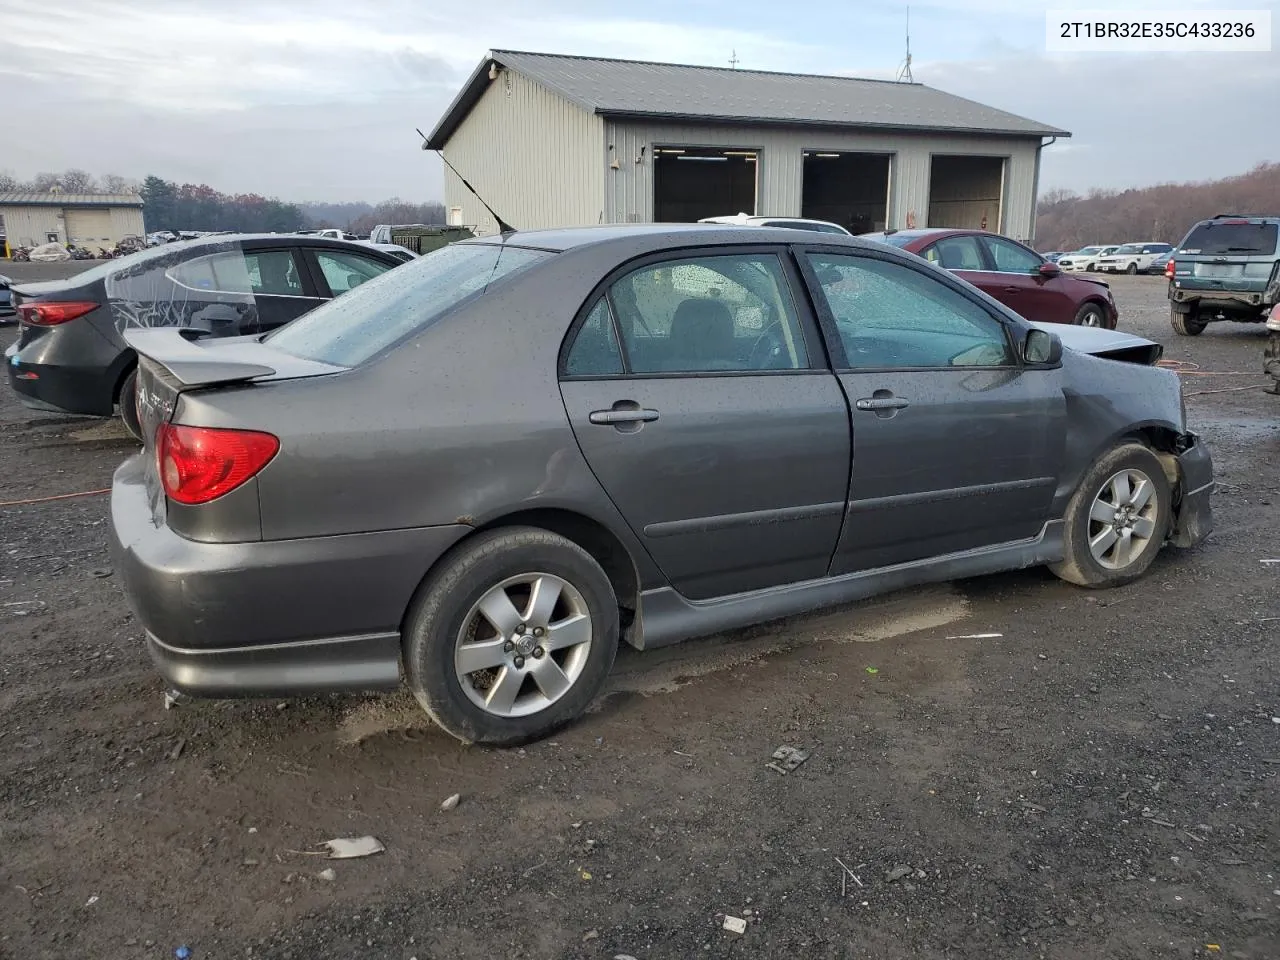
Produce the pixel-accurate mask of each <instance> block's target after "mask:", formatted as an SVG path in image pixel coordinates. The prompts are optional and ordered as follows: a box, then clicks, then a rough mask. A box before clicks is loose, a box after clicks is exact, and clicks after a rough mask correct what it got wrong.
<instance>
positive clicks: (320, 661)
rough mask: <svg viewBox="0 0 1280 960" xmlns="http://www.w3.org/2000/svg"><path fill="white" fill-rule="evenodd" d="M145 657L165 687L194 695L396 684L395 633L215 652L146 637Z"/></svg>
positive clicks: (357, 688) (242, 694)
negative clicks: (148, 656) (162, 679)
mask: <svg viewBox="0 0 1280 960" xmlns="http://www.w3.org/2000/svg"><path fill="white" fill-rule="evenodd" d="M147 653H149V654H150V655H151V661H152V663H154V664H155V666H156V669H157V670H158V671H159V672H160V675H161V676H162V677H164V679H165V682H166V683H168V685H169V686H170V687H172V688H173V689H175V690H178V691H180V692H182V693H186V694H189V695H191V696H196V697H223V698H238V697H289V696H300V695H303V694H308V693H333V692H339V691H365V690H368V691H378V690H395V689H396V688H397V687H399V686H400V634H398V633H376V634H365V635H363V636H355V637H330V638H327V639H324V640H309V641H302V642H299V643H277V644H265V645H263V646H259V647H227V648H223V649H219V650H192V649H184V648H182V647H172V646H169V645H168V644H166V643H163V642H162V641H160V640H158V639H157V638H156V637H155V636H153V635H152V634H150V633H148V634H147Z"/></svg>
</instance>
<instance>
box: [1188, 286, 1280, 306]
mask: <svg viewBox="0 0 1280 960" xmlns="http://www.w3.org/2000/svg"><path fill="white" fill-rule="evenodd" d="M1169 299H1170V300H1171V301H1172V302H1173V303H1175V304H1178V303H1185V304H1187V305H1188V306H1189V305H1191V304H1197V305H1204V306H1214V307H1226V308H1228V309H1233V310H1236V311H1239V312H1253V311H1255V310H1257V311H1260V310H1263V309H1264V308H1266V307H1268V306H1270V303H1269V302H1268V300H1267V297H1266V295H1265V291H1260V290H1197V289H1195V288H1191V289H1188V288H1186V287H1173V288H1171V289H1170V290H1169Z"/></svg>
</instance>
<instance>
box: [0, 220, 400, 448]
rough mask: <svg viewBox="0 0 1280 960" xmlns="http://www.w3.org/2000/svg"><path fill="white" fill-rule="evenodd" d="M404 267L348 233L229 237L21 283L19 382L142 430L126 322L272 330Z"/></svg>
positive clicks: (42, 401) (44, 397)
mask: <svg viewBox="0 0 1280 960" xmlns="http://www.w3.org/2000/svg"><path fill="white" fill-rule="evenodd" d="M400 263H401V261H400V260H398V259H397V258H395V257H393V256H390V255H389V254H386V253H383V252H382V251H380V250H375V249H372V248H370V247H367V246H364V245H363V244H358V243H353V242H349V241H345V240H330V239H326V238H322V237H308V236H296V235H276V234H262V235H251V234H232V235H228V234H220V235H218V236H211V237H204V238H201V239H197V240H188V241H185V242H180V243H169V244H164V245H162V246H159V247H152V248H148V249H146V250H142V251H140V252H138V253H134V254H131V255H130V256H127V257H123V258H121V259H117V260H110V261H107V262H106V263H104V264H101V265H99V266H96V267H91V268H90V269H88V270H86V271H84V272H83V273H79V274H76V275H75V276H73V277H69V278H68V279H65V280H55V281H51V282H45V283H23V284H20V285H19V286H17V287H15V288H13V290H12V299H13V304H12V307H13V308H14V309H16V312H17V314H18V323H19V326H20V333H19V335H18V339H17V341H16V342H15V343H14V344H13V345H12V346H11V347H9V349H8V350H7V351H5V361H6V363H5V366H6V368H7V369H8V371H9V382H10V384H12V386H13V389H14V390H15V391H16V392H17V394H18V398H19V399H20V400H21V401H22V402H23V403H24V404H26V405H27V406H29V407H33V408H35V409H41V410H53V411H58V412H66V413H78V414H87V415H90V416H100V417H109V416H111V415H112V413H113V412H114V408H115V407H116V405H117V404H118V405H119V406H120V412H121V415H122V416H123V418H124V420H125V423H126V425H128V426H129V428H130V430H135V428H136V411H135V409H134V406H135V405H134V401H133V395H134V384H135V379H134V376H133V372H134V369H135V367H136V366H137V356H136V355H135V354H134V352H133V350H132V349H130V348H129V346H128V345H127V344H126V343H125V342H124V339H123V338H122V336H121V334H122V332H123V331H124V330H126V329H128V328H132V327H184V328H190V329H193V330H195V331H198V333H199V334H201V335H204V336H244V335H248V334H259V333H266V332H267V331H270V330H274V329H276V328H277V327H280V326H283V325H284V324H286V323H288V322H289V321H290V320H294V319H296V318H297V317H299V316H301V315H302V314H304V313H306V312H307V311H308V310H311V309H312V308H313V307H316V306H318V305H320V304H321V303H324V302H325V301H326V300H331V299H332V298H333V297H336V296H338V295H339V294H342V293H345V292H346V291H348V290H350V289H351V288H352V287H354V286H356V285H358V284H360V283H363V282H364V281H366V280H370V279H372V278H373V277H376V276H378V275H380V274H382V273H385V272H386V271H388V270H390V269H392V268H394V267H397V266H399V265H400Z"/></svg>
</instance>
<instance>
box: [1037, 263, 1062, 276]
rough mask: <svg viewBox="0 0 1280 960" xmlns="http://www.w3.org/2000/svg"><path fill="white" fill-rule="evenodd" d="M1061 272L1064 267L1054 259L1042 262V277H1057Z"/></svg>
mask: <svg viewBox="0 0 1280 960" xmlns="http://www.w3.org/2000/svg"><path fill="white" fill-rule="evenodd" d="M1060 273H1062V268H1061V267H1060V266H1058V265H1057V264H1056V263H1053V262H1052V261H1046V262H1044V263H1042V264H1040V276H1042V277H1056V276H1057V275H1058V274H1060Z"/></svg>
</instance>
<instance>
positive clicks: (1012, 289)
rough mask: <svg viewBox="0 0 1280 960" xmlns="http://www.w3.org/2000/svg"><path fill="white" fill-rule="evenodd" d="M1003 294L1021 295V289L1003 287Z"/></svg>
mask: <svg viewBox="0 0 1280 960" xmlns="http://www.w3.org/2000/svg"><path fill="white" fill-rule="evenodd" d="M1004 292H1005V293H1021V292H1022V288H1021V287H1005V288H1004Z"/></svg>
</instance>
